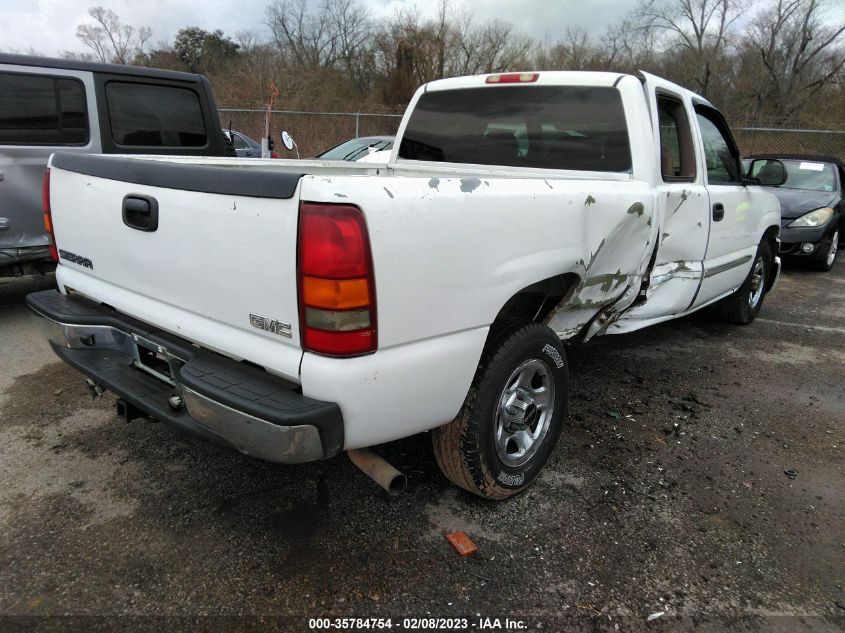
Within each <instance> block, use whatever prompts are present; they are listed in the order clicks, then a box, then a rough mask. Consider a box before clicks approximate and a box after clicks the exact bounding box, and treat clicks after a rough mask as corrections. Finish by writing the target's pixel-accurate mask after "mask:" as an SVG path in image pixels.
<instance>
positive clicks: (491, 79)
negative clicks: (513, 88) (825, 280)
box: [485, 73, 540, 84]
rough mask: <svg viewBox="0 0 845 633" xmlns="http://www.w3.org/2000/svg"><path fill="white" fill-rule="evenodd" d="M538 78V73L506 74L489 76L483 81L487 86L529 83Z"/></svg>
mask: <svg viewBox="0 0 845 633" xmlns="http://www.w3.org/2000/svg"><path fill="white" fill-rule="evenodd" d="M539 78H540V73H507V74H505V75H490V76H488V77H487V79H486V80H485V81H486V82H487V83H488V84H520V83H531V82H533V81H537V80H538V79H539Z"/></svg>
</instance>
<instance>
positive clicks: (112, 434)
mask: <svg viewBox="0 0 845 633" xmlns="http://www.w3.org/2000/svg"><path fill="white" fill-rule="evenodd" d="M50 283H51V281H50V280H49V279H47V280H42V281H36V282H33V281H29V282H23V283H15V284H10V285H5V286H0V323H2V325H0V351H2V354H0V446H2V448H0V614H2V619H0V629H2V630H4V631H7V630H34V629H42V630H51V629H52V630H74V631H76V630H97V629H99V630H109V629H113V628H121V629H123V630H141V629H147V630H151V631H152V630H155V631H161V630H164V629H168V628H172V629H176V630H178V629H181V628H194V629H196V628H200V629H203V630H235V629H241V628H251V629H252V630H267V629H270V628H276V629H279V630H308V628H309V622H308V619H309V618H315V617H331V618H333V617H341V616H346V617H350V616H357V617H392V618H393V622H392V623H393V627H394V629H397V630H407V628H408V627H407V626H406V627H405V628H404V629H403V628H402V625H403V624H411V623H403V621H402V620H403V618H404V617H416V618H420V617H429V616H439V617H456V618H468V621H467V626H468V628H469V629H470V630H482V628H483V624H484V623H485V622H484V620H483V618H487V617H489V618H491V620H492V619H493V618H499V619H500V622H499V628H491V629H487V630H499V631H504V630H520V629H519V626H517V625H516V624H513V623H510V624H506V622H505V618H510V619H511V620H514V621H519V622H521V626H522V627H523V628H522V630H540V629H543V630H547V631H556V630H563V629H567V630H568V629H571V628H576V629H582V630H609V631H610V630H670V629H671V630H675V629H678V628H681V629H686V628H697V629H700V630H714V631H715V630H790V631H791V630H798V631H841V630H843V627H845V619H844V618H845V593H844V592H843V585H845V476H844V475H845V459H843V446H845V387H843V384H842V377H843V373H844V372H843V369H845V264H840V265H839V266H838V267H837V268H836V269H835V270H834V271H833V273H831V274H819V273H812V272H808V271H802V270H787V271H786V272H785V274H784V275H783V277H782V278H781V282H780V285H779V286H778V288H777V289H776V291H775V292H774V293H773V294H772V295H771V296H769V297H768V298H767V300H766V304H765V305H764V307H763V311H762V313H761V317H760V318H759V319H758V320H757V321H756V322H755V323H754V324H753V325H751V326H748V327H735V326H731V325H725V324H723V323H720V322H719V321H718V320H717V319H716V318H715V316H714V315H712V314H711V313H709V312H706V311H705V312H704V313H699V314H696V315H693V316H691V317H688V318H686V319H682V320H680V321H675V322H671V323H666V324H663V325H660V326H656V327H652V328H649V329H646V330H643V331H641V332H637V333H634V334H629V335H623V336H614V337H604V338H601V339H596V340H595V341H592V342H590V343H588V344H586V345H584V346H580V347H576V348H571V349H570V350H569V360H570V364H571V373H572V376H573V381H572V400H571V405H570V424H569V427H568V429H567V430H566V431H565V432H564V434H563V436H562V438H561V442H560V445H559V446H558V448H557V450H556V451H555V453H554V455H553V457H552V459H551V461H550V463H549V464H548V466H547V467H546V469H545V471H544V472H543V474H542V475H541V478H540V479H539V480H538V481H537V482H536V484H535V485H534V486H533V487H532V488H531V489H530V490H529V491H528V492H527V493H525V494H523V495H521V496H518V497H517V498H514V499H512V500H510V501H508V502H505V503H498V504H494V503H488V502H484V501H482V500H480V499H477V498H475V497H473V496H471V495H469V494H466V493H464V492H460V491H457V490H456V489H454V488H452V487H451V486H450V485H448V483H447V482H446V481H445V480H444V479H443V477H442V476H441V475H440V474H439V472H438V470H437V466H436V464H435V462H434V458H433V457H432V454H431V451H430V447H429V439H428V437H427V436H425V435H420V436H415V437H412V438H409V439H407V440H403V441H400V442H396V443H393V444H389V445H386V446H383V447H380V448H379V449H378V450H379V452H380V453H381V454H382V455H384V456H385V457H386V458H388V459H389V460H390V461H391V462H392V463H394V464H395V465H396V466H397V467H398V468H400V469H401V470H403V471H404V472H405V473H406V474H408V476H409V487H408V490H407V491H406V493H405V494H404V495H402V496H400V497H398V498H387V497H386V496H385V495H384V494H383V493H382V491H381V490H380V489H378V488H376V487H375V486H374V485H373V484H372V483H370V481H369V480H368V479H367V478H366V477H365V476H364V475H363V474H362V473H360V472H359V471H357V470H356V469H355V467H354V466H352V464H351V463H350V462H349V461H348V460H347V459H346V458H344V457H339V458H336V459H333V460H330V461H327V462H321V463H316V464H310V465H304V466H296V467H283V466H277V465H272V464H267V463H262V462H259V461H256V460H254V459H251V458H248V457H245V456H242V455H240V454H237V453H234V452H230V451H227V450H225V449H221V448H217V447H214V446H210V445H207V444H205V443H203V442H201V441H198V440H194V439H192V438H190V437H187V436H185V435H182V434H180V433H178V432H176V431H173V430H171V429H170V428H168V427H166V426H164V425H161V424H155V423H147V422H141V421H136V422H133V423H130V424H123V423H119V422H117V421H116V418H115V416H114V414H113V406H114V398H113V397H112V396H111V395H109V394H107V395H106V396H105V397H103V398H100V399H99V400H97V401H92V399H91V397H90V396H89V395H88V393H87V391H86V389H85V388H84V386H83V383H82V378H81V376H80V375H79V374H77V373H76V372H75V371H74V370H72V369H70V368H68V367H66V366H64V365H63V364H61V363H59V362H56V360H55V358H54V357H53V355H52V353H51V352H50V351H49V350H48V348H47V346H46V344H45V343H44V342H43V341H42V339H41V338H40V335H39V333H38V331H37V329H36V328H35V326H34V317H32V316H31V315H29V314H28V313H27V311H26V309H25V308H24V303H23V297H24V295H25V294H26V293H27V292H31V291H33V290H36V289H40V288H43V287H49V285H50ZM454 530H463V531H465V532H467V533H468V534H469V535H470V536H471V537H472V539H473V540H474V541H475V542H476V544H477V545H478V547H479V552H478V555H477V556H475V557H472V558H466V559H464V558H460V557H459V556H457V555H456V553H455V552H454V550H453V549H452V548H451V546H450V545H449V544H448V543H447V541H446V539H445V538H444V534H445V533H446V532H450V531H454ZM659 612H663V615H662V616H660V617H659V618H656V619H654V620H653V621H651V622H647V620H646V619H647V617H648V616H649V615H651V614H656V613H659ZM49 616H65V617H61V618H57V617H49ZM131 616H135V619H131ZM150 616H170V617H167V618H151V617H150ZM227 616H249V618H248V619H246V620H234V619H227ZM258 616H261V617H263V619H258ZM127 618H129V619H127ZM458 624H459V625H460V624H461V622H460V620H459V621H458ZM491 624H494V625H495V624H496V623H495V622H491Z"/></svg>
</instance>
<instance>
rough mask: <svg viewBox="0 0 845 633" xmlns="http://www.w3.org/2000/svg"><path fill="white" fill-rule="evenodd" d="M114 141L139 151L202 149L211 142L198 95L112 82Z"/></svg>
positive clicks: (109, 90)
mask: <svg viewBox="0 0 845 633" xmlns="http://www.w3.org/2000/svg"><path fill="white" fill-rule="evenodd" d="M106 102H107V104H108V109H109V122H110V124H111V135H112V139H113V140H114V142H115V143H116V144H117V145H124V146H137V147H202V146H203V145H206V144H207V142H208V138H207V137H206V133H205V122H204V121H203V117H202V109H201V107H200V101H199V98H198V97H197V94H196V93H195V92H194V91H193V90H190V89H188V88H178V87H175V86H159V85H154V84H144V83H131V82H122V81H110V82H108V83H107V84H106Z"/></svg>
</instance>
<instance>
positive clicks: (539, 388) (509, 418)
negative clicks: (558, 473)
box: [496, 358, 555, 468]
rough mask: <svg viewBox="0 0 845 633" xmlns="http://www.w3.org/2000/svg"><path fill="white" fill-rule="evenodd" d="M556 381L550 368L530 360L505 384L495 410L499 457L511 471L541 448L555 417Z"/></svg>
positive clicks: (538, 360) (515, 371)
mask: <svg viewBox="0 0 845 633" xmlns="http://www.w3.org/2000/svg"><path fill="white" fill-rule="evenodd" d="M554 405H555V379H554V376H553V375H552V373H551V371H550V370H549V366H548V365H546V363H545V362H544V361H542V360H540V359H538V358H531V359H528V360H527V361H525V362H524V363H522V364H521V365H520V366H519V367H517V368H516V369H515V370H514V371H513V373H512V374H511V375H510V378H508V380H507V382H506V383H505V388H504V389H503V390H502V395H501V397H500V398H499V407H498V409H497V411H496V454H497V455H498V456H499V459H500V460H501V462H502V463H503V464H504V465H505V466H508V467H510V468H517V467H519V466H521V465H523V464H524V463H525V462H527V461H528V460H529V459H531V458H532V457H533V456H534V454H535V453H536V452H537V450H538V449H539V448H540V446H542V444H543V440H544V439H545V437H546V433H548V431H549V423H550V422H551V420H552V416H553V415H554Z"/></svg>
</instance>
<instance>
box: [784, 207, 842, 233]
mask: <svg viewBox="0 0 845 633" xmlns="http://www.w3.org/2000/svg"><path fill="white" fill-rule="evenodd" d="M832 217H833V209H831V208H830V207H822V208H821V209H816V210H815V211H810V212H809V213H805V214H804V215H802V216H801V217H800V218H798V219H797V220H795V221H794V222H790V223H789V224H788V225H787V226H789V227H802V226H803V227H809V228H815V227H817V226H821V225H822V224H825V223H826V222H827V221H828V220H830V218H832Z"/></svg>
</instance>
